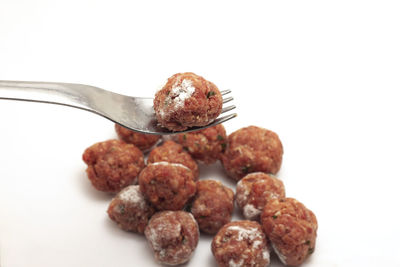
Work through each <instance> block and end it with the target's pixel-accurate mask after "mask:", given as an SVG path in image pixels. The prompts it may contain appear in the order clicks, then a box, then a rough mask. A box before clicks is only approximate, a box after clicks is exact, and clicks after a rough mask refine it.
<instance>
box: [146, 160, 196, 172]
mask: <svg viewBox="0 0 400 267" xmlns="http://www.w3.org/2000/svg"><path fill="white" fill-rule="evenodd" d="M149 165H163V166H168V165H169V166H175V167H181V168H185V169H187V170H189V171H190V169H189V168H188V167H186V166H185V165H183V164H180V163H171V162H167V161H158V162H153V163H150V164H149Z"/></svg>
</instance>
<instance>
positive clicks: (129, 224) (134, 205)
mask: <svg viewBox="0 0 400 267" xmlns="http://www.w3.org/2000/svg"><path fill="white" fill-rule="evenodd" d="M154 212H155V209H154V208H153V207H152V206H151V205H150V204H149V203H147V201H146V200H145V198H144V196H143V194H142V193H141V192H140V190H139V186H138V185H129V186H127V187H125V188H124V189H122V190H121V191H120V192H119V193H118V194H117V195H116V196H115V197H114V198H113V199H112V200H111V203H110V205H109V206H108V210H107V213H108V216H109V217H110V219H111V220H113V221H115V222H116V223H117V224H118V226H119V227H120V228H121V229H123V230H126V231H132V232H136V233H141V234H142V233H143V232H144V229H145V228H146V225H147V223H148V221H149V219H150V217H151V216H152V215H153V214H154Z"/></svg>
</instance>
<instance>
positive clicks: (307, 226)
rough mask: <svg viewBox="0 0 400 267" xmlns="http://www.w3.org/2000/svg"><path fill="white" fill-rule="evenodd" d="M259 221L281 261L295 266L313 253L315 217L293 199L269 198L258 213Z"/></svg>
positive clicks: (315, 229)
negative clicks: (260, 212)
mask: <svg viewBox="0 0 400 267" xmlns="http://www.w3.org/2000/svg"><path fill="white" fill-rule="evenodd" d="M261 222H262V226H263V229H264V232H265V233H266V235H267V236H268V237H269V239H270V241H271V243H272V246H273V248H274V250H275V252H276V253H277V254H278V256H279V258H280V259H281V261H282V262H283V263H284V264H286V265H290V266H298V265H300V264H301V263H303V262H304V261H305V259H306V258H307V257H308V256H309V255H310V254H312V253H313V252H314V249H315V241H316V237H317V229H318V223H317V219H316V217H315V215H314V213H313V212H312V211H310V210H309V209H307V208H306V207H305V206H304V205H303V204H302V203H300V202H299V201H297V200H296V199H294V198H284V199H272V200H270V201H269V202H268V204H267V205H266V206H265V207H264V210H263V212H262V214H261Z"/></svg>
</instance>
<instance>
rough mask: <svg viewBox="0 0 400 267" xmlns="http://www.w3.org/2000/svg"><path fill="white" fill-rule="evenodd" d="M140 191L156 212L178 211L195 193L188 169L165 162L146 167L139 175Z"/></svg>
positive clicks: (191, 176) (194, 186)
mask: <svg viewBox="0 0 400 267" xmlns="http://www.w3.org/2000/svg"><path fill="white" fill-rule="evenodd" d="M139 185H140V191H141V192H142V193H143V194H144V196H145V197H146V199H147V200H148V201H149V202H150V203H151V204H153V205H154V206H155V207H156V209H158V210H180V209H182V208H183V207H184V206H185V204H186V202H187V201H188V200H189V199H190V198H192V197H193V196H194V195H195V193H196V183H195V181H194V179H193V174H192V172H191V171H190V169H189V168H187V167H186V166H184V165H182V164H177V163H169V162H165V161H161V162H155V163H152V164H149V165H147V167H146V168H144V169H143V171H142V172H141V173H140V175H139Z"/></svg>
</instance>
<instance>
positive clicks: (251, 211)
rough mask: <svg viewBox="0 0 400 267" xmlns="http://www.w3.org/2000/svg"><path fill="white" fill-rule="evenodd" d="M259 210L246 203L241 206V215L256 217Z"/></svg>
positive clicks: (250, 217) (249, 217) (248, 217)
mask: <svg viewBox="0 0 400 267" xmlns="http://www.w3.org/2000/svg"><path fill="white" fill-rule="evenodd" d="M260 213H261V210H259V209H257V208H256V207H254V205H252V204H247V205H246V206H244V207H243V215H244V217H246V218H247V219H251V220H252V219H255V218H257V216H258V215H260Z"/></svg>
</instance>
